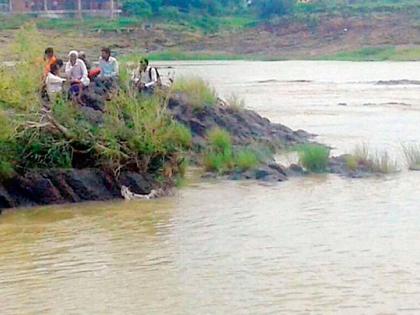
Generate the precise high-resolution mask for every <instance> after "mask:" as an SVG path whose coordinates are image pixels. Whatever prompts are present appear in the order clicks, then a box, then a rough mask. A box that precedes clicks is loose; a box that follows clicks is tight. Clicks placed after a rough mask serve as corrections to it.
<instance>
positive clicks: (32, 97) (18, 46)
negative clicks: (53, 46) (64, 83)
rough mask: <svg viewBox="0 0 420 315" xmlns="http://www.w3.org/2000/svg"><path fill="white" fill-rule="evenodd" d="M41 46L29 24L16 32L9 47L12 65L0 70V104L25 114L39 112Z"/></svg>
mask: <svg viewBox="0 0 420 315" xmlns="http://www.w3.org/2000/svg"><path fill="white" fill-rule="evenodd" d="M43 43H44V38H43V37H42V36H41V34H40V33H39V32H38V31H37V29H36V27H35V25H34V24H32V23H31V24H25V25H24V26H22V27H21V29H20V30H19V31H18V32H17V34H16V38H15V41H14V43H13V44H12V45H11V47H9V49H10V52H11V56H12V57H14V58H15V59H14V60H13V61H15V62H16V64H15V66H13V67H3V68H0V77H1V80H0V103H3V104H6V105H7V106H9V107H13V108H15V109H21V110H25V111H31V110H37V109H39V107H40V100H39V96H38V95H39V93H38V91H39V89H40V86H41V82H42V71H43V60H42V56H43V49H44V45H43Z"/></svg>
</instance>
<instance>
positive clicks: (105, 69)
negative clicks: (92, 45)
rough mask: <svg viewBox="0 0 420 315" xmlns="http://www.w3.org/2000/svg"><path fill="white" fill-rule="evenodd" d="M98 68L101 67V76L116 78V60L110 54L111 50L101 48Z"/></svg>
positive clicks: (117, 71)
mask: <svg viewBox="0 0 420 315" xmlns="http://www.w3.org/2000/svg"><path fill="white" fill-rule="evenodd" d="M99 68H100V69H101V74H100V77H101V78H110V79H117V78H118V75H119V66H118V61H117V59H115V58H114V57H112V56H111V50H110V49H109V48H108V47H104V48H102V50H101V58H100V59H99Z"/></svg>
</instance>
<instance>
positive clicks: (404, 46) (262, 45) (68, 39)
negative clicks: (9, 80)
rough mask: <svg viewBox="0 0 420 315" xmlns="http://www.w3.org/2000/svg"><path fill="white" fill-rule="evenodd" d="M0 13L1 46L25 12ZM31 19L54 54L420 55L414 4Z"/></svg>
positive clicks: (366, 57)
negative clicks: (198, 24)
mask: <svg viewBox="0 0 420 315" xmlns="http://www.w3.org/2000/svg"><path fill="white" fill-rule="evenodd" d="M1 19H3V20H4V21H3V24H4V27H3V29H2V30H1V31H0V42H1V43H2V45H4V47H6V46H7V44H8V43H10V42H11V41H12V40H13V38H14V35H15V33H16V30H17V29H18V28H19V27H20V26H21V25H23V23H24V22H25V21H27V19H22V20H19V17H15V18H11V21H8V20H7V18H5V17H2V16H0V21H1ZM33 21H34V22H35V23H37V24H38V27H40V28H41V29H42V33H43V34H44V35H45V37H46V39H47V40H46V42H47V45H49V46H54V47H55V48H56V50H57V52H58V53H59V54H66V53H68V50H69V49H70V48H74V49H80V47H83V49H84V50H85V51H87V53H88V55H92V56H97V55H98V51H97V50H98V47H101V46H103V45H104V43H106V44H107V45H109V46H111V48H112V49H113V51H115V52H116V53H117V54H119V55H129V54H142V55H148V56H149V58H150V59H152V60H238V59H241V60H351V61H384V60H392V61H394V60H395V61H415V60H420V43H419V41H418V38H420V28H419V27H418V20H417V18H416V14H415V12H408V11H405V10H402V11H395V12H394V11H393V12H392V14H390V13H387V12H381V11H378V12H374V13H372V14H370V15H369V16H365V15H360V14H359V15H358V14H355V13H353V14H351V15H346V14H327V13H323V14H315V15H314V14H307V15H301V16H294V17H293V16H292V17H284V18H279V19H277V20H273V21H272V20H270V21H259V22H258V23H256V22H255V21H254V22H252V23H251V22H247V23H242V24H240V25H239V26H237V27H233V26H232V27H222V28H220V29H218V30H213V31H210V30H208V29H205V28H204V29H203V28H194V27H190V26H188V25H184V24H182V23H181V22H178V23H176V22H167V23H165V22H163V21H162V20H159V19H158V20H150V21H147V20H141V19H139V20H136V19H133V18H131V19H130V18H121V19H119V20H116V21H113V22H109V21H106V20H101V19H87V20H86V21H85V22H82V24H80V23H75V22H77V21H74V20H70V19H64V20H61V19H60V20H57V19H42V18H39V19H35V20H33ZM69 43H71V45H70V46H71V47H69ZM0 54H2V55H3V56H5V54H7V52H5V51H4V50H3V51H0Z"/></svg>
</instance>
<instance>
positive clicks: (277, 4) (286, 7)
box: [255, 0, 295, 18]
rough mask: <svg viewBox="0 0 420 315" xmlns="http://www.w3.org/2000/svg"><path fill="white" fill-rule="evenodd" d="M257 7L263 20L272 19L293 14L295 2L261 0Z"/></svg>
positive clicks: (256, 4) (289, 0)
mask: <svg viewBox="0 0 420 315" xmlns="http://www.w3.org/2000/svg"><path fill="white" fill-rule="evenodd" d="M255 6H256V8H257V10H258V13H259V15H260V16H261V17H262V18H270V17H272V16H273V15H286V14H289V13H291V12H293V9H294V6H295V0H260V1H258V2H256V3H255Z"/></svg>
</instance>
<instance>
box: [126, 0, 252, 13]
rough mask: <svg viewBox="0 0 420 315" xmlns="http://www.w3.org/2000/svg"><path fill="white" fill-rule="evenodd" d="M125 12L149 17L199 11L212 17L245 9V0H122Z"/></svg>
mask: <svg viewBox="0 0 420 315" xmlns="http://www.w3.org/2000/svg"><path fill="white" fill-rule="evenodd" d="M121 3H122V8H123V11H124V12H125V13H126V14H128V15H137V16H146V17H147V16H149V15H150V14H151V13H154V14H157V13H159V12H160V11H163V12H166V11H167V9H168V8H169V11H171V12H173V11H174V9H175V10H176V9H178V10H179V11H181V12H190V11H199V12H202V13H205V14H210V15H220V14H224V13H227V12H229V11H230V10H234V9H235V8H241V7H243V4H244V0H188V1H186V0H122V1H121Z"/></svg>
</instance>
